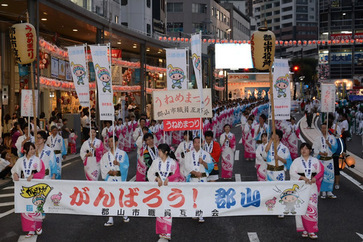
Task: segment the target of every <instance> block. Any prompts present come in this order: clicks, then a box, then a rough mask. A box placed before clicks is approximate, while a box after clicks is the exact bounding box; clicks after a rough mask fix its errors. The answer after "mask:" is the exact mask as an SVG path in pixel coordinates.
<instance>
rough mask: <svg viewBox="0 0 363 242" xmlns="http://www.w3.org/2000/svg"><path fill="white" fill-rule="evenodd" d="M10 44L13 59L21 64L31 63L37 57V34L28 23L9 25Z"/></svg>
mask: <svg viewBox="0 0 363 242" xmlns="http://www.w3.org/2000/svg"><path fill="white" fill-rule="evenodd" d="M10 44H11V47H12V49H13V51H14V55H15V60H16V62H18V63H19V64H21V65H25V64H30V63H32V62H33V61H34V60H35V58H36V57H37V53H36V49H37V34H36V32H35V28H34V26H33V25H31V24H30V23H21V24H14V25H13V26H11V27H10Z"/></svg>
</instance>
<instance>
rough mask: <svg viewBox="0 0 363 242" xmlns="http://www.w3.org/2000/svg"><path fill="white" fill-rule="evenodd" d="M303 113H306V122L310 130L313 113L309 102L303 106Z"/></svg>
mask: <svg viewBox="0 0 363 242" xmlns="http://www.w3.org/2000/svg"><path fill="white" fill-rule="evenodd" d="M305 113H306V122H307V123H308V127H307V128H308V129H311V123H312V122H313V116H314V113H313V105H312V103H311V102H310V100H308V101H307V102H306V105H305Z"/></svg>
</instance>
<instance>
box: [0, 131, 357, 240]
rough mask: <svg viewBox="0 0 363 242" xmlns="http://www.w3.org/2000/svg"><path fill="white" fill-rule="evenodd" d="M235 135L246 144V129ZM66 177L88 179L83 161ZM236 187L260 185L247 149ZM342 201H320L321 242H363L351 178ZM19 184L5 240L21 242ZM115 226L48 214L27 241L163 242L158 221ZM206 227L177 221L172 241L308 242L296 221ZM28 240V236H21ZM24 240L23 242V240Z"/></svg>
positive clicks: (9, 194)
mask: <svg viewBox="0 0 363 242" xmlns="http://www.w3.org/2000/svg"><path fill="white" fill-rule="evenodd" d="M232 132H233V133H235V134H236V140H237V141H239V140H240V139H241V128H240V127H235V128H233V129H232ZM129 157H130V168H129V174H128V180H131V179H132V178H133V177H134V176H135V174H136V153H135V152H131V153H130V154H129ZM63 166H64V167H63V171H62V176H63V179H67V180H85V176H84V171H83V164H82V161H81V160H80V159H79V158H78V159H73V160H71V161H70V162H68V163H66V164H64V165H63ZM234 173H235V174H236V176H235V177H236V179H235V180H237V181H236V182H239V177H240V178H241V180H242V182H243V181H256V180H257V177H256V170H255V168H254V162H250V161H245V160H244V159H243V147H242V144H241V143H238V144H237V150H236V160H235V165H234ZM334 193H335V194H336V195H337V197H338V198H337V199H327V200H321V199H319V233H318V236H319V241H362V240H363V204H362V201H363V190H362V189H361V188H359V187H358V186H357V185H356V184H354V183H352V182H351V181H350V180H348V179H347V178H346V177H342V178H341V188H340V190H337V191H334ZM13 201H14V198H13V184H12V183H8V184H7V185H6V186H4V187H3V188H2V189H1V190H0V224H1V226H0V234H1V236H0V241H7V242H8V241H9V242H11V241H18V240H19V236H23V235H25V233H24V232H22V230H21V221H20V214H15V213H13V211H12V209H13V204H11V203H13ZM114 220H115V224H114V226H112V227H104V226H103V224H104V223H105V222H106V221H107V218H106V217H101V216H79V215H58V214H47V215H46V218H45V220H44V223H43V234H42V235H40V236H34V237H33V238H31V239H23V241H28V242H29V241H142V242H148V241H158V236H157V235H156V234H155V218H132V217H131V218H130V222H129V223H124V222H123V221H122V218H120V217H115V218H114ZM205 220H206V221H205V223H204V224H199V223H198V222H197V220H193V219H190V218H176V219H173V228H172V241H192V242H194V241H216V242H217V241H223V242H225V241H232V242H234V241H236V242H239V241H254V242H257V241H306V240H308V239H303V238H301V237H300V234H298V233H297V232H296V230H295V218H294V216H285V218H284V219H279V218H277V216H237V217H220V218H206V219H205ZM20 239H22V237H20ZM19 241H20V240H19Z"/></svg>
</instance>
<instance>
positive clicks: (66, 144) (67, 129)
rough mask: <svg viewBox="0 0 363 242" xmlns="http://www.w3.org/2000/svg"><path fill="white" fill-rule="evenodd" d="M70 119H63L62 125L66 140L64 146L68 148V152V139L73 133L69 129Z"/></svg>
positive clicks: (63, 135)
mask: <svg viewBox="0 0 363 242" xmlns="http://www.w3.org/2000/svg"><path fill="white" fill-rule="evenodd" d="M67 123H68V119H66V118H65V119H63V125H62V129H61V130H62V138H63V140H64V144H65V146H66V150H67V151H68V138H69V135H70V133H71V131H70V130H69V128H68V127H67Z"/></svg>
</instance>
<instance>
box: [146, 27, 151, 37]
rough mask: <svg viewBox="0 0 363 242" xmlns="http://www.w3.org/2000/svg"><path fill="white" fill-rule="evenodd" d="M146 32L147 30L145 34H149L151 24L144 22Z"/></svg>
mask: <svg viewBox="0 0 363 242" xmlns="http://www.w3.org/2000/svg"><path fill="white" fill-rule="evenodd" d="M146 32H147V35H151V25H150V24H146Z"/></svg>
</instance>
